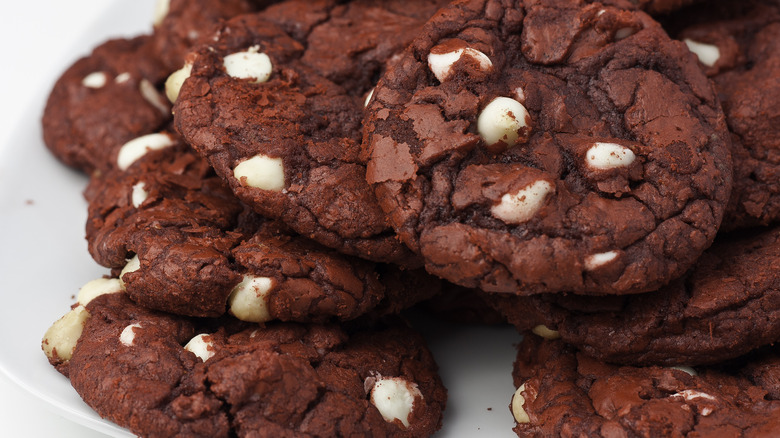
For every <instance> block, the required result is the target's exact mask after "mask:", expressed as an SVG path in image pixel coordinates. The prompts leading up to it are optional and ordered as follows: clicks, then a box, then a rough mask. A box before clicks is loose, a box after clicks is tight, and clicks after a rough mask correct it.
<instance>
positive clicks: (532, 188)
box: [490, 180, 553, 224]
mask: <svg viewBox="0 0 780 438" xmlns="http://www.w3.org/2000/svg"><path fill="white" fill-rule="evenodd" d="M552 191H553V185H552V184H550V183H549V182H547V181H545V180H538V181H536V182H534V183H533V184H530V185H527V186H525V187H523V188H522V189H520V190H518V191H517V192H516V193H506V194H504V196H502V197H501V202H499V203H498V204H496V205H494V206H493V207H491V208H490V212H491V213H492V214H493V216H495V217H497V218H498V219H501V220H502V221H504V222H506V223H508V224H519V223H523V222H526V221H528V220H530V219H531V218H532V217H534V215H535V214H536V212H538V211H539V209H541V208H542V206H543V205H544V201H545V200H546V199H547V195H549V194H550V192H552Z"/></svg>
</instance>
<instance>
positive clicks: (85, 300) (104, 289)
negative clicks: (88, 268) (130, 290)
mask: <svg viewBox="0 0 780 438" xmlns="http://www.w3.org/2000/svg"><path fill="white" fill-rule="evenodd" d="M122 290H123V287H122V283H121V282H120V281H119V279H118V278H97V279H95V280H92V281H89V282H87V284H85V285H84V286H81V289H79V294H78V296H77V297H76V300H77V301H78V303H79V304H81V305H82V306H86V305H87V304H89V302H90V301H92V300H94V299H95V298H97V297H99V296H101V295H105V294H115V293H119V292H122Z"/></svg>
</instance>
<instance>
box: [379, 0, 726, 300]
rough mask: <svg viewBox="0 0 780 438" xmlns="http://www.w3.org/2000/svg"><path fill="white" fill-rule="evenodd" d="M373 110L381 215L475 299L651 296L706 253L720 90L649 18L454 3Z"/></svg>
mask: <svg viewBox="0 0 780 438" xmlns="http://www.w3.org/2000/svg"><path fill="white" fill-rule="evenodd" d="M368 110H369V114H368V115H367V122H366V128H365V132H366V136H365V140H364V143H365V146H366V148H367V153H368V156H369V157H370V160H369V162H368V166H367V172H366V177H367V178H368V181H369V182H370V183H371V184H372V185H373V186H374V188H375V189H376V194H377V198H378V199H379V202H380V205H381V206H382V208H383V209H384V211H385V212H386V213H387V214H388V216H389V220H390V222H391V223H392V224H393V226H394V227H395V230H396V232H397V233H398V235H399V237H400V238H401V239H402V240H403V241H404V242H405V243H406V244H407V245H408V246H409V247H410V248H411V249H412V250H414V251H416V252H419V253H420V254H421V255H422V256H423V258H424V259H425V263H426V268H427V269H428V271H429V272H431V273H433V274H436V275H438V276H440V277H442V278H445V279H447V280H450V281H452V282H454V283H458V284H461V285H463V286H466V287H477V288H480V289H482V290H485V291H492V292H509V293H515V294H532V293H541V292H559V291H576V292H577V293H582V294H598V295H605V294H628V293H639V292H644V291H650V290H653V289H656V288H658V287H659V286H662V285H663V284H666V283H667V282H669V281H671V280H672V279H674V278H676V277H678V276H680V275H682V274H683V273H684V272H685V271H686V270H687V269H688V268H690V267H691V265H692V264H693V263H694V262H695V261H696V259H697V258H698V257H699V255H700V254H701V252H702V251H703V250H704V249H706V248H707V247H708V246H709V245H710V244H711V243H712V239H713V238H714V236H715V233H716V232H717V230H718V227H719V226H720V222H721V217H722V214H723V210H724V207H725V204H726V201H727V200H728V196H729V193H730V187H731V162H730V157H729V149H728V145H729V144H728V133H727V131H726V126H725V123H724V117H723V113H722V111H721V109H720V105H719V102H718V100H717V98H716V95H715V93H714V92H713V90H712V86H711V84H710V83H709V82H708V80H707V78H706V77H705V76H704V74H702V72H701V71H700V69H699V68H698V66H697V63H696V60H695V58H694V57H692V56H691V55H690V54H689V53H688V50H687V48H686V47H685V45H684V44H682V43H681V42H677V41H673V40H671V39H670V38H669V37H668V36H667V35H666V33H665V32H664V31H663V30H662V29H661V27H660V26H659V25H658V24H657V23H656V22H655V21H653V20H652V19H651V18H650V17H649V16H647V15H646V14H644V13H642V12H632V11H625V10H620V9H616V8H612V7H608V6H603V5H601V4H598V3H590V2H585V1H568V2H561V1H554V0H539V1H530V0H529V1H519V0H518V1H497V0H489V1H488V0H473V1H456V2H454V3H452V4H451V5H450V6H448V7H447V8H445V9H443V10H442V11H440V12H439V13H438V14H437V15H436V16H435V17H434V18H433V19H432V20H431V21H429V22H428V23H427V24H426V25H425V27H424V30H423V32H422V33H421V34H420V35H419V36H418V38H417V39H416V40H415V41H414V42H413V43H412V45H411V46H410V47H409V49H408V50H407V51H406V52H405V53H404V55H403V57H402V58H401V59H400V60H398V61H397V62H396V63H395V64H394V68H393V69H391V70H389V71H388V72H387V73H386V74H385V75H384V76H383V77H382V79H381V80H380V82H379V85H378V86H377V87H376V91H375V92H374V94H373V97H372V100H371V103H370V104H369V107H368Z"/></svg>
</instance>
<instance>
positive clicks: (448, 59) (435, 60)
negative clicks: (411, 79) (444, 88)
mask: <svg viewBox="0 0 780 438" xmlns="http://www.w3.org/2000/svg"><path fill="white" fill-rule="evenodd" d="M434 49H435V48H434ZM464 56H466V57H469V58H471V59H472V60H474V61H476V62H477V64H478V65H479V69H480V70H482V71H489V70H490V69H492V68H493V62H492V61H491V60H490V58H488V56H487V55H485V54H484V53H482V52H480V51H479V50H477V49H472V48H471V47H465V48H461V49H456V50H453V51H450V52H445V53H433V52H431V53H429V54H428V68H430V69H431V72H433V75H434V76H436V79H438V80H439V82H444V81H446V80H447V79H449V78H450V76H452V73H453V72H452V66H453V65H454V64H455V63H456V62H458V61H459V60H460V59H461V58H462V57H464Z"/></svg>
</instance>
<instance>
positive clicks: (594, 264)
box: [585, 251, 618, 271]
mask: <svg viewBox="0 0 780 438" xmlns="http://www.w3.org/2000/svg"><path fill="white" fill-rule="evenodd" d="M617 256H618V252H617V251H607V252H601V253H598V254H591V255H589V256H587V257H586V258H585V270H586V271H592V270H594V269H597V268H600V267H602V266H604V265H606V264H607V263H609V262H611V261H613V260H615V259H616V258H617Z"/></svg>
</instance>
